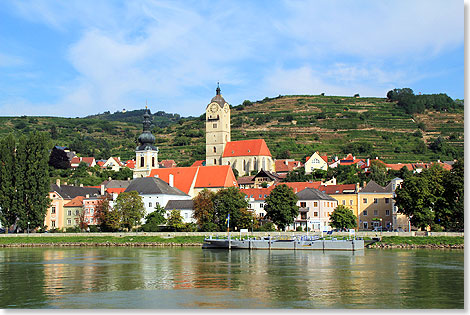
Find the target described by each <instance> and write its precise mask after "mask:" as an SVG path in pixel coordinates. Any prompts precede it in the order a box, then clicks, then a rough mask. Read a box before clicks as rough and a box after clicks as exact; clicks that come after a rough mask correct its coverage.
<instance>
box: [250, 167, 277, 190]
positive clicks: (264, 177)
mask: <svg viewBox="0 0 470 315" xmlns="http://www.w3.org/2000/svg"><path fill="white" fill-rule="evenodd" d="M253 181H254V188H261V187H263V186H265V187H264V188H267V187H269V186H272V185H274V184H276V183H279V182H280V181H281V179H280V178H279V176H278V175H277V174H276V173H271V172H269V171H265V170H263V169H262V170H261V171H259V172H258V174H256V175H255V176H254V177H253Z"/></svg>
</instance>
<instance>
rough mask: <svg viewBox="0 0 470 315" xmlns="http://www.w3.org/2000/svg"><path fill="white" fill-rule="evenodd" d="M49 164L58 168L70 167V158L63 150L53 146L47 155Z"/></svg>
mask: <svg viewBox="0 0 470 315" xmlns="http://www.w3.org/2000/svg"><path fill="white" fill-rule="evenodd" d="M49 165H50V166H52V167H54V168H58V169H64V170H65V169H68V168H70V160H69V157H68V156H67V153H66V152H65V151H64V150H61V149H58V148H57V147H53V148H52V151H51V154H50V156H49Z"/></svg>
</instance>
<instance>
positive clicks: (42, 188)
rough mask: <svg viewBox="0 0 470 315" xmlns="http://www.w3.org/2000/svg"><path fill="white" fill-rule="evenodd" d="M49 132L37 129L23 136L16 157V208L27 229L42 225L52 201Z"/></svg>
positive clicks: (20, 224)
mask: <svg viewBox="0 0 470 315" xmlns="http://www.w3.org/2000/svg"><path fill="white" fill-rule="evenodd" d="M49 146H50V143H49V137H48V136H47V134H46V133H39V132H33V133H30V134H29V135H28V136H21V137H20V139H19V142H18V146H17V150H16V159H15V178H16V185H15V189H16V194H15V195H16V196H15V200H16V211H17V213H18V219H19V220H18V226H19V227H20V228H21V229H23V230H26V229H27V228H28V222H29V227H30V228H33V229H34V228H36V227H42V226H43V225H44V218H45V216H46V212H47V208H48V207H49V205H50V199H49V197H48V193H49V188H50V187H49V185H50V183H49V166H48V153H49V152H48V151H49V150H48V148H49Z"/></svg>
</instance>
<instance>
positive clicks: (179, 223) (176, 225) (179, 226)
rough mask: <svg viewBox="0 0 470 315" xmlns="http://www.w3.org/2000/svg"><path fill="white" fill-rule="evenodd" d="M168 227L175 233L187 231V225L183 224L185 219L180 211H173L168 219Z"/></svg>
mask: <svg viewBox="0 0 470 315" xmlns="http://www.w3.org/2000/svg"><path fill="white" fill-rule="evenodd" d="M167 225H168V226H169V227H170V228H171V229H172V230H173V231H175V232H179V231H182V230H184V229H185V227H186V225H185V224H184V222H183V217H182V216H181V212H180V211H179V210H176V209H174V210H171V212H170V215H169V217H168V219H167Z"/></svg>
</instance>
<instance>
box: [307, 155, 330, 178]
mask: <svg viewBox="0 0 470 315" xmlns="http://www.w3.org/2000/svg"><path fill="white" fill-rule="evenodd" d="M304 168H305V174H311V173H312V172H313V171H314V170H322V171H326V170H328V156H327V155H320V154H319V153H318V151H317V152H315V153H313V154H312V156H309V157H307V158H306V160H305V164H304Z"/></svg>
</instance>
